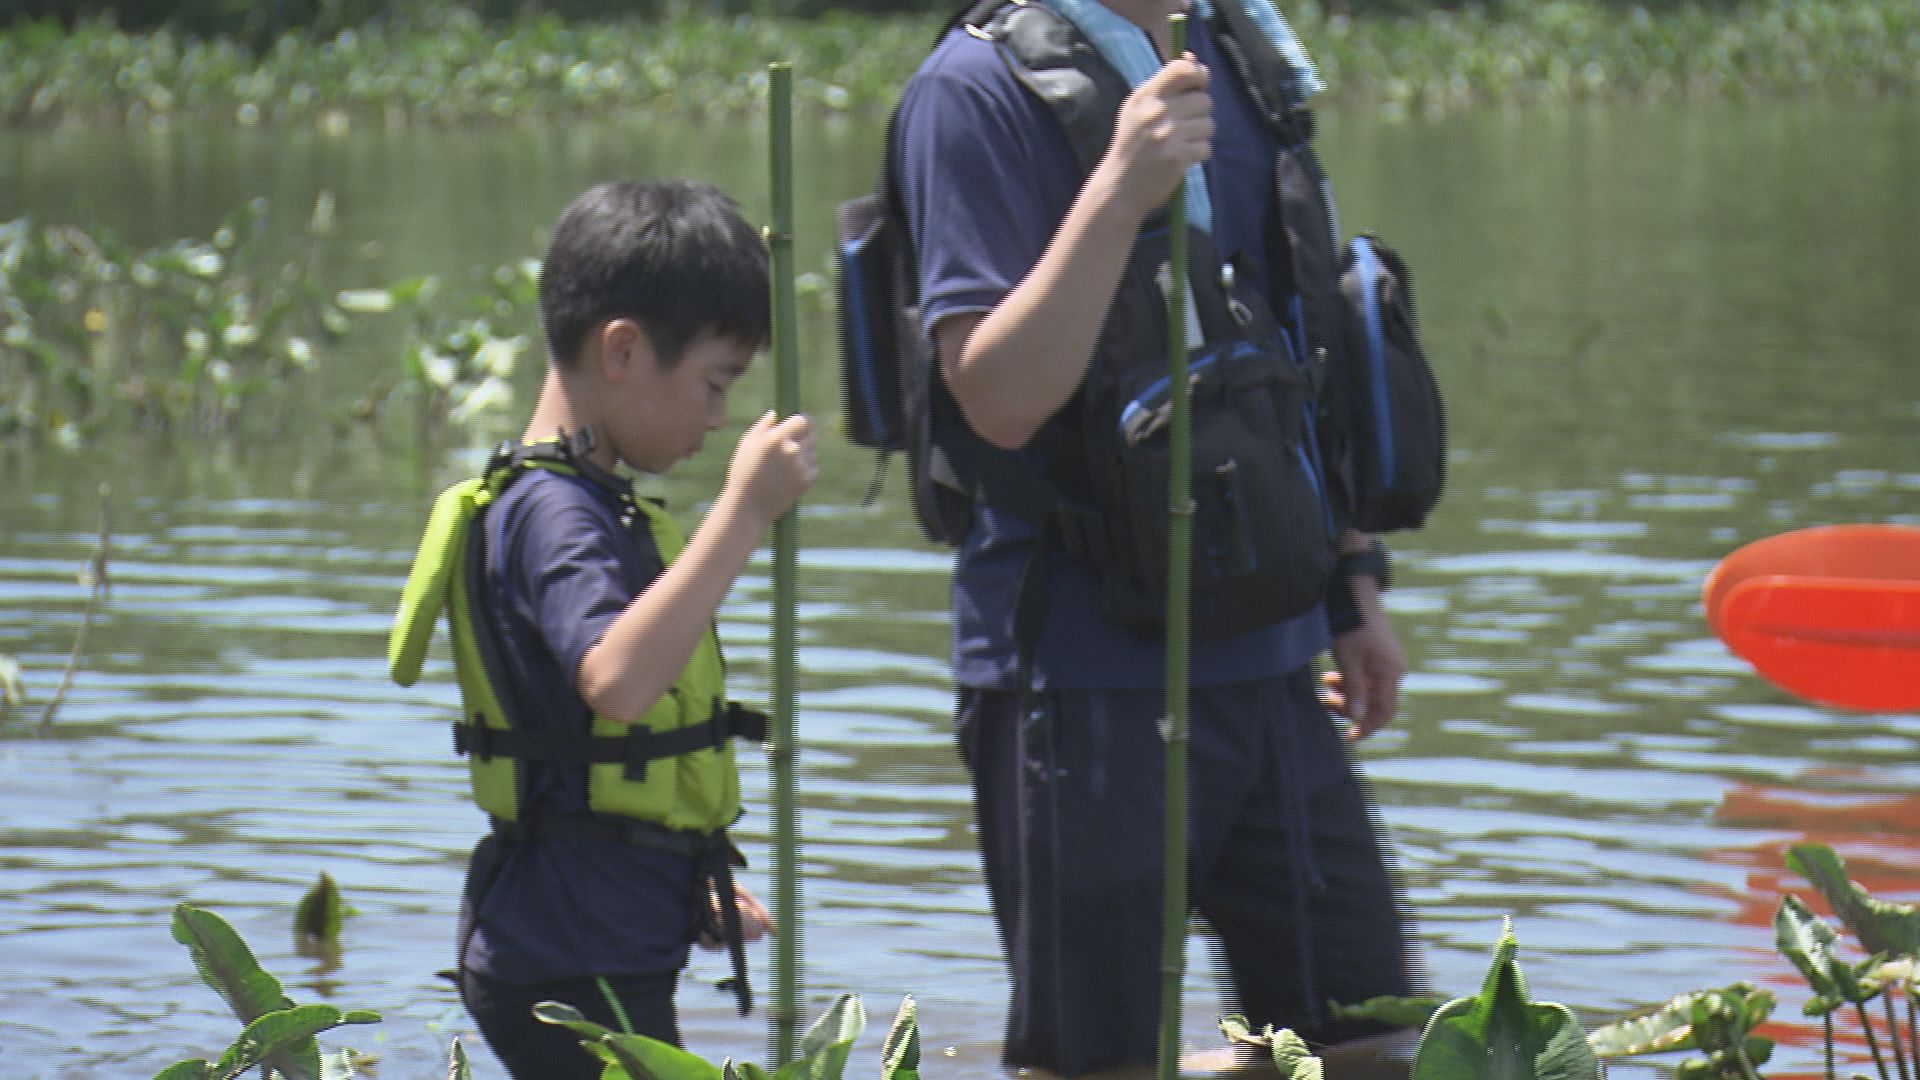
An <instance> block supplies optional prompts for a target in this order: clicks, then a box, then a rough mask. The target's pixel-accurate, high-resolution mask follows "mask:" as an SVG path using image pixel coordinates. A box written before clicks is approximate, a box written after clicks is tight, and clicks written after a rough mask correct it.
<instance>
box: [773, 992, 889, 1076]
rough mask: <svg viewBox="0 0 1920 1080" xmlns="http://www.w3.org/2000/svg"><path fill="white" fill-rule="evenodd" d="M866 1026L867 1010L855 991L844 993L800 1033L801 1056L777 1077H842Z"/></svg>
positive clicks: (777, 1074) (781, 1070)
mask: <svg viewBox="0 0 1920 1080" xmlns="http://www.w3.org/2000/svg"><path fill="white" fill-rule="evenodd" d="M866 1029H867V1013H866V1010H865V1009H864V1008H862V1007H861V1005H860V998H859V996H858V995H855V994H842V995H840V998H839V1000H837V1001H835V1002H834V1003H833V1005H832V1006H831V1007H830V1008H828V1009H827V1011H826V1012H825V1013H823V1014H821V1016H820V1019H818V1020H815V1021H814V1022H813V1026H812V1027H810V1028H808V1029H807V1033H806V1034H805V1035H802V1036H800V1046H799V1056H798V1057H797V1058H796V1059H795V1060H793V1061H790V1062H788V1063H787V1064H785V1065H783V1066H781V1067H780V1069H779V1070H778V1071H777V1072H775V1073H774V1074H773V1075H774V1078H775V1080H840V1078H841V1077H842V1076H844V1075H845V1074H846V1071H847V1055H848V1054H850V1053H851V1052H852V1051H853V1042H854V1040H855V1039H858V1038H859V1037H860V1033H861V1032H863V1031H865V1030H866Z"/></svg>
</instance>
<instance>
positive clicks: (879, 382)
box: [834, 195, 907, 450]
mask: <svg viewBox="0 0 1920 1080" xmlns="http://www.w3.org/2000/svg"><path fill="white" fill-rule="evenodd" d="M834 226H835V233H836V237H835V239H836V241H837V244H836V263H837V268H838V270H839V276H838V278H837V279H836V280H835V282H834V293H835V295H834V299H835V301H836V304H835V306H836V308H838V318H839V332H840V385H841V391H842V403H843V405H844V412H843V415H844V418H845V420H846V425H847V437H848V438H849V439H851V440H853V443H854V445H856V446H864V447H866V448H867V449H869V450H904V449H906V438H907V433H906V427H905V424H904V422H903V418H902V406H901V385H902V384H901V371H900V363H901V361H900V326H899V319H900V298H899V296H898V294H897V291H896V282H897V281H898V280H899V267H900V261H901V260H902V258H903V255H904V253H903V251H902V250H901V247H900V239H899V237H898V235H897V223H895V222H894V221H892V220H891V219H890V218H889V217H888V215H887V213H886V208H885V204H884V203H883V201H882V199H881V197H880V196H879V195H867V196H863V197H861V198H858V199H850V200H848V201H846V202H843V203H841V204H840V206H839V207H838V209H837V210H836V211H835V214H834Z"/></svg>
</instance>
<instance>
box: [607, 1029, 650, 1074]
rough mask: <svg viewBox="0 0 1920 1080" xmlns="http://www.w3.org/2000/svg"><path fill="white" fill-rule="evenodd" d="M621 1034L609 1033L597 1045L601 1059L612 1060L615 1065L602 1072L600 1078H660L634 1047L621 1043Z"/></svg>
mask: <svg viewBox="0 0 1920 1080" xmlns="http://www.w3.org/2000/svg"><path fill="white" fill-rule="evenodd" d="M621 1037H622V1036H620V1035H608V1036H607V1037H606V1038H604V1039H602V1040H601V1041H600V1042H599V1044H598V1045H597V1046H596V1048H595V1049H596V1050H597V1052H598V1053H599V1055H600V1060H602V1061H608V1062H611V1063H612V1065H613V1067H612V1068H609V1069H607V1070H605V1071H603V1072H602V1073H601V1074H600V1080H659V1078H658V1077H656V1076H654V1075H653V1070H652V1069H649V1068H647V1063H646V1062H644V1061H642V1060H640V1055H639V1054H636V1053H634V1052H633V1050H632V1049H630V1048H628V1047H625V1046H622V1045H620V1039H621Z"/></svg>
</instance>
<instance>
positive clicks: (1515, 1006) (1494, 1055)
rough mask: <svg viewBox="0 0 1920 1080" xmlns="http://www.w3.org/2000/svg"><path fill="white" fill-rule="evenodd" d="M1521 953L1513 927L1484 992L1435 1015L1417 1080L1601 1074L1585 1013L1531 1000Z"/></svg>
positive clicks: (1566, 1079)
mask: <svg viewBox="0 0 1920 1080" xmlns="http://www.w3.org/2000/svg"><path fill="white" fill-rule="evenodd" d="M1517 951H1518V946H1517V944H1516V943H1515V941H1514V937H1513V930H1512V927H1511V926H1509V927H1508V928H1507V929H1506V930H1505V932H1504V933H1502V935H1501V937H1500V941H1499V943H1498V944H1497V945H1495V946H1494V953H1493V964H1492V966H1491V967H1489V968H1488V970H1487V978H1486V982H1485V983H1484V984H1483V985H1482V987H1481V990H1480V993H1479V995H1477V996H1475V997H1471V998H1458V999H1456V1000H1454V1001H1450V1002H1448V1003H1447V1004H1446V1005H1445V1006H1443V1007H1442V1008H1441V1009H1440V1011H1439V1012H1436V1013H1435V1014H1434V1016H1433V1020H1432V1021H1431V1022H1430V1023H1429V1024H1428V1025H1427V1029H1426V1033H1425V1034H1424V1035H1423V1036H1422V1037H1421V1039H1420V1048H1419V1050H1418V1051H1417V1052H1416V1054H1415V1056H1414V1060H1413V1071H1412V1073H1411V1080H1598V1078H1599V1076H1600V1061H1599V1059H1598V1058H1597V1057H1595V1056H1594V1052H1593V1048H1592V1047H1590V1046H1588V1045H1587V1037H1586V1032H1585V1031H1584V1030H1582V1029H1581V1027H1580V1021H1579V1019H1578V1018H1576V1017H1575V1016H1574V1015H1573V1011H1572V1010H1571V1009H1568V1008H1567V1007H1566V1006H1564V1005H1558V1004H1554V1003H1552V1002H1534V1001H1532V1000H1530V999H1529V997H1528V995H1527V984H1526V977H1525V976H1524V975H1522V974H1521V972H1520V966H1519V964H1518V963H1517V962H1516V961H1515V959H1514V957H1515V953H1516V952H1517Z"/></svg>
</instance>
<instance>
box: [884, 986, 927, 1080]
mask: <svg viewBox="0 0 1920 1080" xmlns="http://www.w3.org/2000/svg"><path fill="white" fill-rule="evenodd" d="M880 1080H920V1022H919V1009H918V1007H917V1006H916V1005H915V1004H914V1001H913V995H912V994H908V995H907V996H906V997H904V998H901V999H900V1011H899V1012H896V1013H894V1014H893V1026H892V1027H890V1028H888V1029H887V1037H886V1039H884V1040H883V1041H882V1042H881V1043H880Z"/></svg>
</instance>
